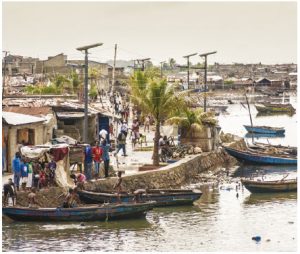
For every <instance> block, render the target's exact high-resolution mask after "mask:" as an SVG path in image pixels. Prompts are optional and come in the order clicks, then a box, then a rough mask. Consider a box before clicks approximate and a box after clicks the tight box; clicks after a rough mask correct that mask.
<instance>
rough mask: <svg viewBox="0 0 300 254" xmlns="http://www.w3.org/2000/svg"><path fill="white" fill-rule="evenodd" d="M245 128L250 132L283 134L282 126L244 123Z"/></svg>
mask: <svg viewBox="0 0 300 254" xmlns="http://www.w3.org/2000/svg"><path fill="white" fill-rule="evenodd" d="M244 127H245V129H246V130H247V131H248V132H250V133H261V134H283V133H284V132H285V129H284V128H277V127H270V126H251V125H244Z"/></svg>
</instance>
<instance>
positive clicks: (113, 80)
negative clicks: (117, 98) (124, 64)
mask: <svg viewBox="0 0 300 254" xmlns="http://www.w3.org/2000/svg"><path fill="white" fill-rule="evenodd" d="M117 47H118V44H115V54H114V66H113V72H112V92H114V91H115V71H116V58H117Z"/></svg>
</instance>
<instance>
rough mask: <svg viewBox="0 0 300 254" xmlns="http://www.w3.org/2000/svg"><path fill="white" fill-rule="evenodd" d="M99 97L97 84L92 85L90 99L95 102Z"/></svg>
mask: <svg viewBox="0 0 300 254" xmlns="http://www.w3.org/2000/svg"><path fill="white" fill-rule="evenodd" d="M97 96H98V91H97V86H96V84H95V83H92V84H91V88H90V90H89V97H90V98H91V99H92V100H95V99H97Z"/></svg>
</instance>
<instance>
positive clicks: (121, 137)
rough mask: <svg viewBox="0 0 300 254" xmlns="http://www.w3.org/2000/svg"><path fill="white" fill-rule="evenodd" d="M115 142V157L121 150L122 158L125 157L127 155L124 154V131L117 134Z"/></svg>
mask: <svg viewBox="0 0 300 254" xmlns="http://www.w3.org/2000/svg"><path fill="white" fill-rule="evenodd" d="M117 142H118V149H117V151H116V152H115V156H116V155H117V154H118V153H119V151H120V150H121V149H122V150H123V156H127V154H126V135H125V133H124V131H121V132H120V133H119V135H118V138H117Z"/></svg>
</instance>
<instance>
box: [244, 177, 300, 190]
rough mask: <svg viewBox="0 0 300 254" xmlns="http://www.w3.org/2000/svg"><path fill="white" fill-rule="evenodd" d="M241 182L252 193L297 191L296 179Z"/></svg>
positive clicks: (246, 180)
mask: <svg viewBox="0 0 300 254" xmlns="http://www.w3.org/2000/svg"><path fill="white" fill-rule="evenodd" d="M241 182H242V184H243V185H244V186H245V188H246V189H247V190H249V191H250V192H252V193H264V192H288V191H297V179H292V180H278V181H259V180H248V179H241Z"/></svg>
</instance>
